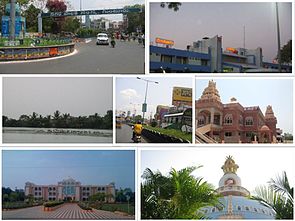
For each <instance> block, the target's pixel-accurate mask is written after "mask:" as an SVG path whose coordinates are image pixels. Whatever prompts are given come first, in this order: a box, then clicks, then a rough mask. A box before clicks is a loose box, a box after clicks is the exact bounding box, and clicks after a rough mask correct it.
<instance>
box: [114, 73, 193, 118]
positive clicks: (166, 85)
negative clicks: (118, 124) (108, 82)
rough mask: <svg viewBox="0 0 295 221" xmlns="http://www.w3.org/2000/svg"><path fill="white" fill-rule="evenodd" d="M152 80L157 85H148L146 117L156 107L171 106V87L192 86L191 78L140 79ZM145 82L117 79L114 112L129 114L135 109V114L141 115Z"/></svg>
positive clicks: (127, 78) (130, 78) (153, 111)
mask: <svg viewBox="0 0 295 221" xmlns="http://www.w3.org/2000/svg"><path fill="white" fill-rule="evenodd" d="M142 78H143V79H147V80H153V81H157V82H159V84H155V83H149V87H148V95H147V104H148V110H147V114H146V116H150V112H152V113H153V115H154V114H155V112H156V107H157V105H169V106H172V91H173V87H177V86H178V87H190V88H192V85H193V78H191V77H187V78H185V77H168V76H165V77H161V78H157V77H142ZM145 88H146V82H144V81H142V80H138V79H136V77H122V78H121V77H119V78H117V80H116V110H119V111H126V112H127V111H128V110H130V111H131V113H133V112H134V108H135V109H136V114H142V112H141V105H142V103H143V102H144V97H145Z"/></svg>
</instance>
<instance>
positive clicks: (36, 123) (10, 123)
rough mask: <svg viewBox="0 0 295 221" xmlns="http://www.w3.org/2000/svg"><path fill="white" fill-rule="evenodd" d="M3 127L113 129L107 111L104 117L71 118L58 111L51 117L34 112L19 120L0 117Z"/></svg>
mask: <svg viewBox="0 0 295 221" xmlns="http://www.w3.org/2000/svg"><path fill="white" fill-rule="evenodd" d="M2 122H3V123H2V124H3V127H30V128H56V129H105V130H111V129H113V111H112V110H108V111H107V113H106V114H105V115H104V116H100V115H99V114H98V113H95V114H93V115H89V116H71V115H70V114H69V113H64V114H61V113H60V112H59V111H58V110H57V111H55V112H54V113H53V115H47V116H42V115H40V114H38V113H36V112H33V113H32V114H31V115H26V114H22V115H21V116H20V117H19V119H13V118H8V117H7V116H4V115H3V116H2Z"/></svg>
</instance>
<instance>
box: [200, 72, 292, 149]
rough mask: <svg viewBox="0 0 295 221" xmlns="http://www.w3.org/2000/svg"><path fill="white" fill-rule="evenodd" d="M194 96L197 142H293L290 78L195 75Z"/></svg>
mask: <svg viewBox="0 0 295 221" xmlns="http://www.w3.org/2000/svg"><path fill="white" fill-rule="evenodd" d="M250 85H251V89H250V88H249V87H250ZM195 99H196V106H195V110H196V112H195V116H196V130H195V141H196V143H211V144H214V143H252V144H258V143H275V144H278V143H289V144H292V143H293V117H294V116H293V112H294V110H293V99H294V98H293V81H292V80H290V79H263V80H262V79H257V78H256V79H255V78H252V79H251V78H244V79H214V80H212V79H196V97H195Z"/></svg>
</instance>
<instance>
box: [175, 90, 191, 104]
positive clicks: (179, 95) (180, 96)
mask: <svg viewBox="0 0 295 221" xmlns="http://www.w3.org/2000/svg"><path fill="white" fill-rule="evenodd" d="M172 104H173V105H175V106H179V105H188V106H191V104H192V88H187V87H173V93H172Z"/></svg>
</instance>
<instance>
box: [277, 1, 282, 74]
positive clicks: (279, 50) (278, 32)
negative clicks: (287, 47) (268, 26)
mask: <svg viewBox="0 0 295 221" xmlns="http://www.w3.org/2000/svg"><path fill="white" fill-rule="evenodd" d="M276 15H277V36H278V61H279V72H282V67H281V39H280V24H279V9H278V3H277V2H276Z"/></svg>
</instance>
